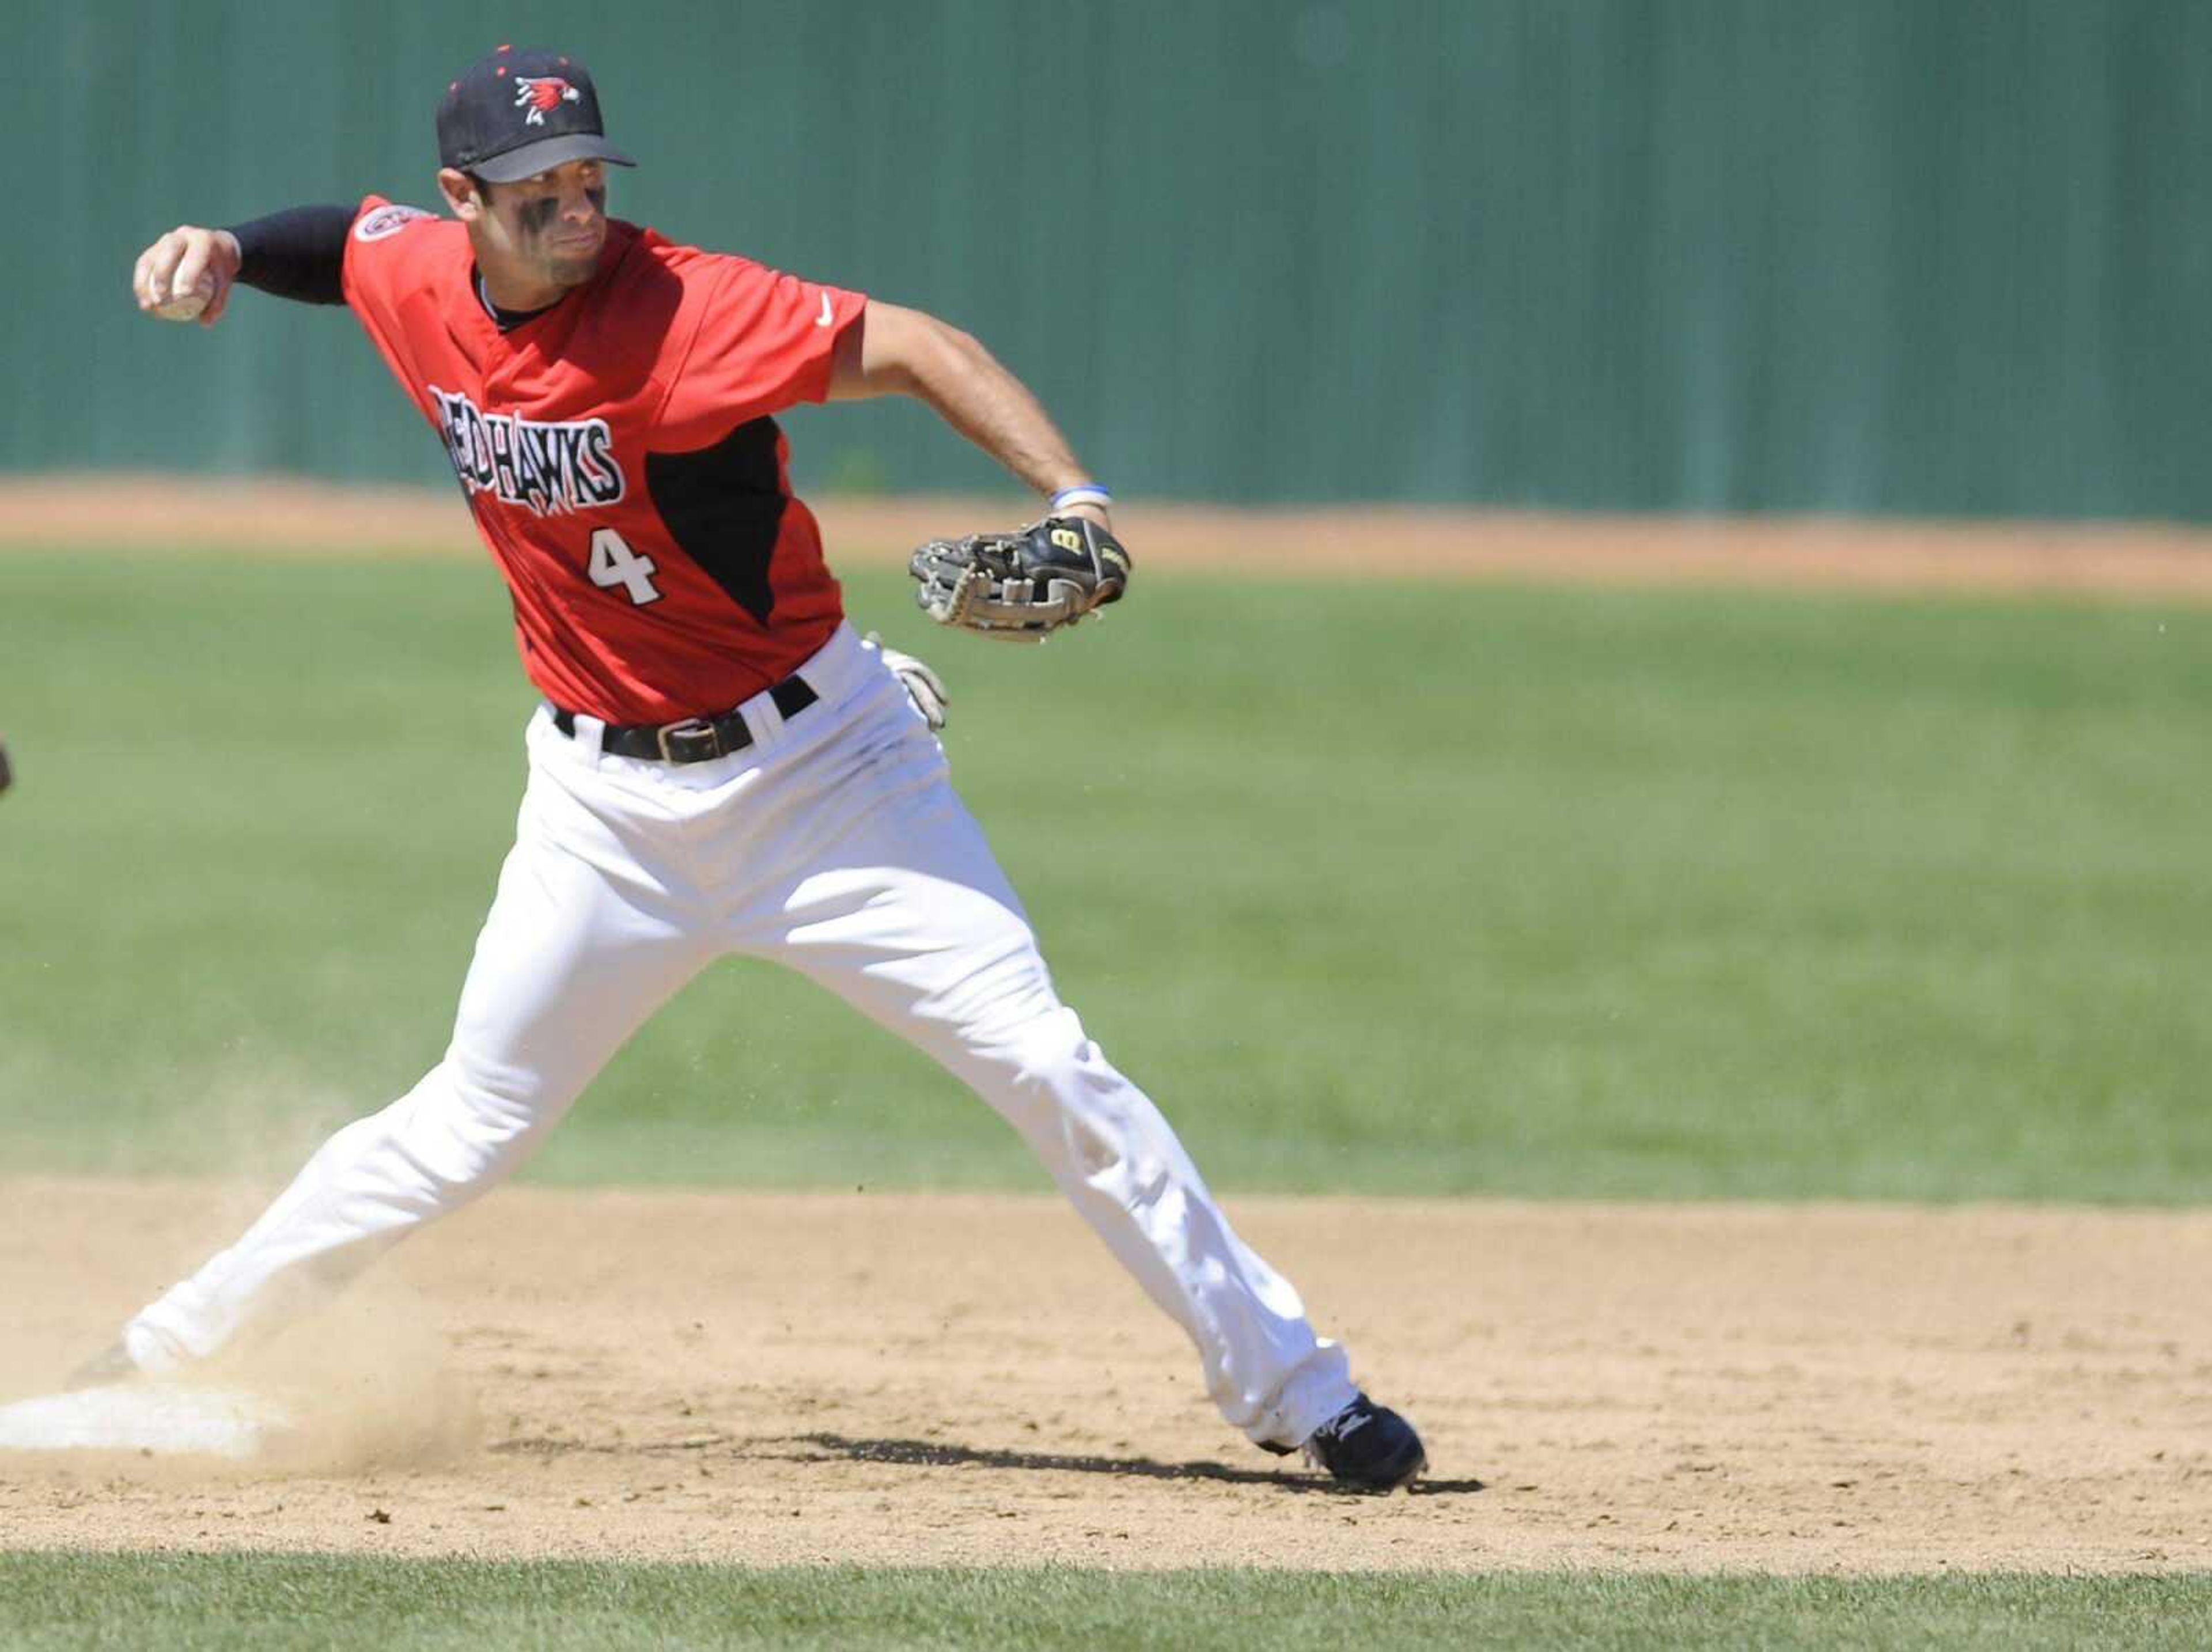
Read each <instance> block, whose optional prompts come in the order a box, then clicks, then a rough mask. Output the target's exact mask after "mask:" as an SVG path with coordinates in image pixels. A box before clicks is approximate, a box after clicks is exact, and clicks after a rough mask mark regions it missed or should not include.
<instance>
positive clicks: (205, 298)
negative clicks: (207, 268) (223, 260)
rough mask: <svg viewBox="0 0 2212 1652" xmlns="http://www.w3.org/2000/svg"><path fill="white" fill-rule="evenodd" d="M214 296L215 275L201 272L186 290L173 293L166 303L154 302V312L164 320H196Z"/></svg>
mask: <svg viewBox="0 0 2212 1652" xmlns="http://www.w3.org/2000/svg"><path fill="white" fill-rule="evenodd" d="M214 297H215V277H214V276H212V275H210V274H206V273H203V274H202V275H201V276H200V278H199V279H198V281H197V282H194V283H193V284H192V287H191V290H190V291H188V292H182V293H177V294H174V295H172V296H171V297H170V299H169V301H168V302H167V304H156V305H155V307H154V313H155V315H158V316H160V317H161V319H162V320H164V321H197V319H199V313H200V312H201V311H202V310H204V309H205V308H207V307H208V305H209V303H210V301H212V300H213V299H214Z"/></svg>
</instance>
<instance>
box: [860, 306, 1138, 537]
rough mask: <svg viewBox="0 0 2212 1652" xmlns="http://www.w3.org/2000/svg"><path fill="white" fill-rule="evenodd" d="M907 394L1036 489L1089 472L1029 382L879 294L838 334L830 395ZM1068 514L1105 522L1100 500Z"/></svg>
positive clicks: (958, 335) (945, 327)
mask: <svg viewBox="0 0 2212 1652" xmlns="http://www.w3.org/2000/svg"><path fill="white" fill-rule="evenodd" d="M872 396H912V397H914V398H916V399H917V400H919V401H922V402H925V403H927V404H928V405H929V406H930V407H931V408H933V410H935V411H936V413H937V415H938V416H939V417H940V418H942V419H943V420H944V421H945V423H947V424H949V425H951V427H952V428H954V429H955V430H957V431H958V432H959V433H960V434H962V435H963V436H965V437H967V438H968V440H970V441H972V442H974V443H975V446H978V447H980V448H981V449H982V450H983V451H984V452H987V453H988V454H989V455H990V456H991V457H992V458H993V459H996V460H998V461H999V463H1000V464H1001V465H1005V466H1006V469H1008V470H1009V471H1012V472H1013V473H1014V474H1015V475H1016V476H1018V477H1020V478H1021V479H1022V480H1023V481H1024V482H1025V483H1028V484H1029V485H1030V487H1032V488H1034V489H1036V490H1037V491H1038V492H1039V493H1041V494H1043V495H1047V496H1050V495H1053V494H1055V493H1058V492H1059V491H1060V489H1063V488H1072V487H1074V486H1076V485H1077V484H1078V483H1084V482H1087V481H1089V480H1091V475H1090V472H1088V471H1085V469H1084V468H1083V467H1082V465H1079V464H1078V463H1077V462H1076V458H1075V453H1074V451H1073V449H1072V448H1071V447H1069V446H1068V444H1067V438H1066V437H1065V436H1063V435H1062V434H1060V428H1059V426H1057V425H1055V424H1054V423H1053V422H1052V416H1051V415H1049V414H1048V413H1047V412H1046V411H1045V410H1044V407H1043V404H1041V403H1040V402H1039V401H1038V400H1037V398H1036V397H1035V396H1034V395H1032V394H1031V393H1030V389H1029V386H1026V385H1024V384H1023V383H1022V381H1021V380H1018V379H1017V378H1015V377H1014V375H1013V374H1011V373H1009V372H1007V371H1006V368H1005V367H1003V366H1001V365H1000V362H999V361H998V358H997V357H995V356H994V355H992V354H991V352H990V351H988V350H987V349H984V348H983V346H982V345H981V343H977V342H976V340H975V339H974V338H973V337H969V335H968V334H967V333H964V332H963V331H961V330H960V329H959V328H957V327H955V326H952V325H950V324H949V323H946V322H943V321H940V320H939V319H937V318H936V317H935V316H933V315H929V314H927V313H924V312H922V311H921V310H909V309H907V308H904V307H902V306H900V305H896V304H886V303H884V301H882V300H880V299H873V298H872V299H870V300H869V301H868V304H867V307H866V309H865V310H864V311H862V312H861V313H860V316H859V317H858V318H857V319H855V320H854V321H853V322H852V323H851V324H850V325H848V326H847V327H846V328H845V330H844V331H843V332H842V333H841V334H839V335H838V338H837V346H836V359H835V360H834V361H833V362H832V364H831V367H830V372H829V399H830V400H831V401H857V400H860V399H863V398H867V397H872ZM1064 514H1067V515H1083V516H1087V517H1089V518H1091V519H1092V520H1093V521H1095V522H1097V523H1098V524H1099V525H1101V526H1102V527H1110V526H1112V523H1111V522H1110V521H1109V520H1108V518H1107V512H1106V507H1104V506H1103V505H1096V504H1077V505H1073V506H1071V507H1068V508H1067V510H1066V512H1064Z"/></svg>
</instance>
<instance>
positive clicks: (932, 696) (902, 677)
mask: <svg viewBox="0 0 2212 1652" xmlns="http://www.w3.org/2000/svg"><path fill="white" fill-rule="evenodd" d="M866 641H868V642H870V643H872V644H873V645H874V647H875V649H876V651H877V652H878V653H880V654H882V655H883V657H884V665H888V666H890V668H891V671H892V672H893V673H894V674H895V675H896V677H898V680H899V686H900V687H901V688H902V689H905V690H906V697H907V698H908V699H909V700H911V701H914V708H915V710H916V711H918V712H920V713H921V720H922V721H923V722H925V723H927V724H928V725H929V726H930V729H931V731H932V732H941V731H942V730H943V729H944V727H945V707H946V706H947V705H949V704H951V700H952V696H951V695H949V694H947V693H946V692H945V679H944V678H942V677H939V676H938V674H937V673H936V672H935V671H932V670H930V669H929V667H928V666H927V665H923V664H922V663H921V661H920V660H919V659H915V657H914V656H913V655H912V654H908V653H900V652H899V651H898V650H897V649H896V648H894V647H891V646H890V643H888V642H885V641H884V640H883V638H882V637H880V636H878V635H877V634H876V633H875V632H873V631H871V632H869V633H868V635H867V637H866Z"/></svg>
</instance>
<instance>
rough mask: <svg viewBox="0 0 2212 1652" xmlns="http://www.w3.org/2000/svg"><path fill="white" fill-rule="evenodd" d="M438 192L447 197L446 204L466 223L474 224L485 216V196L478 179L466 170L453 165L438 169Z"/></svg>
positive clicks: (454, 214)
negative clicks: (461, 170) (462, 170)
mask: <svg viewBox="0 0 2212 1652" xmlns="http://www.w3.org/2000/svg"><path fill="white" fill-rule="evenodd" d="M438 192H439V193H440V194H441V195H443V196H444V197H446V205H447V208H448V209H450V210H451V211H452V212H453V216H455V217H456V218H459V220H460V221H461V222H463V223H465V224H472V223H474V222H476V221H477V219H478V218H480V217H482V216H483V212H484V204H485V203H484V198H483V194H482V192H481V190H480V186H479V185H477V180H476V179H473V178H471V177H470V176H469V175H468V173H465V172H460V171H458V170H456V169H455V168H453V167H440V168H439V169H438Z"/></svg>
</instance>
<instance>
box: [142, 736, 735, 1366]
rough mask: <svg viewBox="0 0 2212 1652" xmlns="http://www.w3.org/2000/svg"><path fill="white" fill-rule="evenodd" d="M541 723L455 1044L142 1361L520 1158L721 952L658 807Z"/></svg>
mask: <svg viewBox="0 0 2212 1652" xmlns="http://www.w3.org/2000/svg"><path fill="white" fill-rule="evenodd" d="M563 744H565V743H564V742H563V741H562V736H560V735H559V734H558V733H557V732H553V731H551V730H550V729H548V728H545V727H544V726H543V719H542V717H541V720H540V724H539V726H537V727H535V728H533V731H532V748H533V767H532V776H531V781H530V786H529V789H528V791H527V793H526V796H525V799H524V802H523V806H522V810H521V814H520V820H519V822H518V825H517V832H516V841H515V845H514V847H513V851H512V852H511V853H509V854H508V856H507V862H506V865H504V867H503V868H502V869H501V872H500V879H499V891H498V894H497V896H496V897H495V899H494V901H493V902H492V908H491V912H490V914H489V917H488V918H487V919H486V920H485V922H484V926H483V932H481V933H480V934H479V935H478V937H477V945H476V952H475V957H474V959H473V961H472V962H471V964H470V967H469V972H468V977H467V980H466V981H465V985H464V986H463V987H462V991H461V999H460V1007H459V1013H458V1015H457V1017H456V1018H455V1023H454V1028H453V1041H452V1042H451V1044H450V1045H449V1046H448V1048H447V1051H446V1054H445V1057H444V1059H443V1060H441V1061H440V1062H439V1063H438V1065H437V1066H435V1067H434V1068H432V1069H431V1070H430V1072H429V1073H428V1075H426V1076H425V1077H424V1078H423V1079H422V1082H421V1083H420V1084H416V1086H415V1088H414V1089H413V1090H410V1091H409V1092H408V1094H407V1095H405V1096H403V1097H401V1098H400V1099H399V1100H398V1102H394V1103H393V1104H392V1105H391V1106H390V1107H387V1108H385V1109H384V1110H383V1111H382V1112H380V1113H377V1114H373V1115H371V1116H370V1117H368V1118H364V1119H361V1120H358V1121H356V1122H354V1123H352V1124H350V1125H348V1126H347V1127H345V1128H344V1129H343V1130H341V1131H339V1132H338V1133H337V1134H336V1135H335V1136H333V1137H331V1139H330V1140H329V1141H328V1142H326V1143H325V1144H324V1145H323V1146H322V1148H321V1149H320V1150H319V1151H317V1152H316V1153H315V1155H314V1157H313V1158H311V1159H310V1160H309V1161H308V1163H307V1166H306V1168H305V1169H302V1170H301V1172H300V1174H299V1175H298V1176H297V1177H296V1178H295V1180H294V1181H293V1182H292V1185H291V1186H290V1187H288V1188H286V1189H285V1191H284V1192H283V1193H281V1194H280V1195H279V1196H278V1197H277V1199H276V1202H275V1203H274V1204H272V1205H271V1206H270V1207H269V1209H268V1210H267V1212H264V1214H263V1215H262V1217H261V1218H260V1219H259V1220H258V1221H257V1222H255V1224H253V1226H252V1228H251V1229H250V1230H247V1232H246V1235H245V1236H243V1237H242V1238H240V1240H239V1241H238V1242H237V1243H236V1244H234V1245H233V1246H232V1247H231V1248H229V1249H228V1250H226V1251H223V1252H222V1253H221V1254H218V1255H217V1256H216V1257H215V1258H214V1259H213V1260H210V1262H208V1263H207V1265H206V1266H204V1267H202V1268H201V1269H200V1270H199V1272H197V1273H196V1274H194V1275H193V1276H192V1277H191V1278H189V1279H187V1280H185V1282H184V1283H182V1284H181V1285H177V1286H176V1287H175V1288H174V1289H173V1290H171V1291H169V1292H168V1293H167V1294H166V1295H165V1296H163V1297H161V1299H160V1300H159V1301H157V1302H155V1303H154V1304H153V1305H152V1306H151V1307H149V1308H148V1309H145V1310H144V1311H143V1313H141V1314H140V1315H138V1316H137V1318H136V1319H134V1320H133V1321H131V1323H130V1325H129V1326H128V1327H126V1329H125V1337H124V1346H125V1351H127V1352H128V1354H129V1355H130V1357H131V1363H132V1364H136V1365H137V1366H139V1367H141V1368H143V1369H148V1370H167V1369H170V1368H173V1367H174V1366H176V1365H179V1364H185V1363H187V1362H190V1361H192V1360H197V1359H203V1358H205V1357H208V1356H210V1355H211V1354H213V1353H214V1352H216V1351H217V1350H218V1349H219V1348H221V1347H222V1346H224V1345H226V1344H228V1343H229V1342H230V1341H231V1340H232V1339H234V1337H236V1336H237V1335H238V1334H239V1333H240V1332H241V1331H245V1330H246V1329H248V1328H249V1327H253V1326H257V1325H261V1326H270V1327H273V1326H274V1325H276V1324H277V1323H280V1322H281V1321H283V1319H284V1318H285V1317H286V1316H287V1315H288V1314H289V1312H290V1311H292V1310H293V1309H296V1308H297V1307H299V1306H300V1305H301V1304H302V1302H303V1300H306V1299H312V1298H313V1297H317V1296H319V1295H320V1294H321V1293H323V1292H325V1291H328V1290H329V1289H331V1287H332V1286H334V1285H337V1284H338V1283H341V1282H343V1279H345V1278H349V1277H350V1275H351V1274H352V1273H353V1272H356V1271H357V1270H358V1269H359V1267H360V1266H362V1265H363V1264H365V1263H366V1262H367V1261H368V1260H371V1259H372V1258H373V1257H374V1256H375V1255H376V1254H379V1253H380V1251H381V1250H382V1249H383V1248H385V1247H386V1246H388V1245H389V1244H391V1243H392V1242H395V1241H397V1240H398V1239H399V1238H401V1237H404V1236H405V1235H406V1234H408V1233H409V1232H410V1231H412V1230H414V1229H415V1228H416V1227H418V1226H420V1225H421V1224H423V1223H425V1222H428V1221H430V1220H432V1219H433V1218H437V1217H440V1216H442V1215H445V1214H447V1213H448V1212H453V1211H455V1210H458V1209H459V1208H460V1207H461V1206H464V1205H465V1204H466V1203H468V1202H469V1201H470V1200H471V1199H473V1198H475V1197H476V1196H477V1194H479V1193H483V1192H485V1191H486V1190H487V1189H489V1188H490V1187H493V1186H494V1185H495V1184H496V1183H497V1182H498V1181H501V1179H502V1178H503V1177H505V1176H506V1175H507V1174H508V1173H509V1172H510V1171H512V1170H513V1169H515V1168H516V1167H517V1166H518V1165H520V1163H522V1161H523V1160H524V1159H525V1158H526V1157H528V1155H529V1153H530V1151H532V1148H533V1147H535V1146H536V1145H537V1144H538V1142H539V1141H540V1140H542V1139H544V1135H545V1133H547V1132H548V1131H549V1130H550V1129H551V1128H552V1127H553V1126H554V1125H555V1124H556V1123H557V1122H558V1121H560V1119H561V1118H562V1115H563V1114H565V1113H566V1112H567V1111H568V1107H569V1104H570V1103H571V1102H574V1100H575V1098H576V1096H578V1095H579V1094H580V1092H581V1091H582V1090H583V1089H584V1086H585V1085H586V1084H587V1083H589V1082H590V1080H591V1078H592V1075H593V1074H595V1073H596V1072H599V1069H600V1067H601V1066H604V1065H605V1062H606V1060H607V1059H608V1058H609V1057H610V1056H611V1055H612V1054H613V1053H614V1051H615V1050H616V1049H617V1048H619V1047H620V1045H621V1044H622V1042H623V1040H625V1039H626V1038H628V1037H629V1035H630V1034H631V1033H632V1032H633V1031H635V1029H636V1028H637V1027H638V1026H639V1025H640V1024H641V1023H642V1022H643V1021H644V1020H645V1019H646V1017H648V1016H649V1015H651V1014H652V1013H653V1011H654V1010H655V1009H656V1008H658V1007H659V1005H661V1004H663V1003H664V1002H665V1001H666V1000H667V999H668V998H669V997H670V996H671V994H672V993H674V992H675V991H676V990H677V989H678V987H681V986H682V985H683V984H684V982H685V981H687V980H689V979H690V976H691V975H693V974H694V973H695V972H696V970H697V969H698V968H699V967H700V966H701V964H702V963H704V962H705V961H706V960H707V958H708V957H709V956H710V949H711V946H712V942H711V941H710V940H708V938H705V937H704V936H702V935H701V934H700V933H699V932H697V926H696V921H695V920H692V919H691V918H690V917H689V916H688V915H687V913H686V909H685V908H686V902H685V901H684V893H685V892H684V891H682V890H675V889H671V887H670V884H671V881H672V879H671V876H670V875H669V874H668V873H666V872H662V871H659V870H656V861H657V859H658V856H657V855H656V853H655V849H654V845H653V841H652V840H653V825H654V824H655V823H653V822H652V821H651V820H649V819H647V820H645V821H642V822H641V821H639V820H636V819H625V818H624V817H623V799H622V798H621V797H620V795H619V794H618V793H608V792H607V790H606V788H605V785H604V784H603V783H601V782H600V781H599V780H598V778H597V776H596V775H595V774H594V772H593V765H594V763H595V762H596V761H597V760H596V759H595V758H592V757H586V756H582V754H581V753H580V752H573V751H567V750H562V749H561V748H562V745H563Z"/></svg>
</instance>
